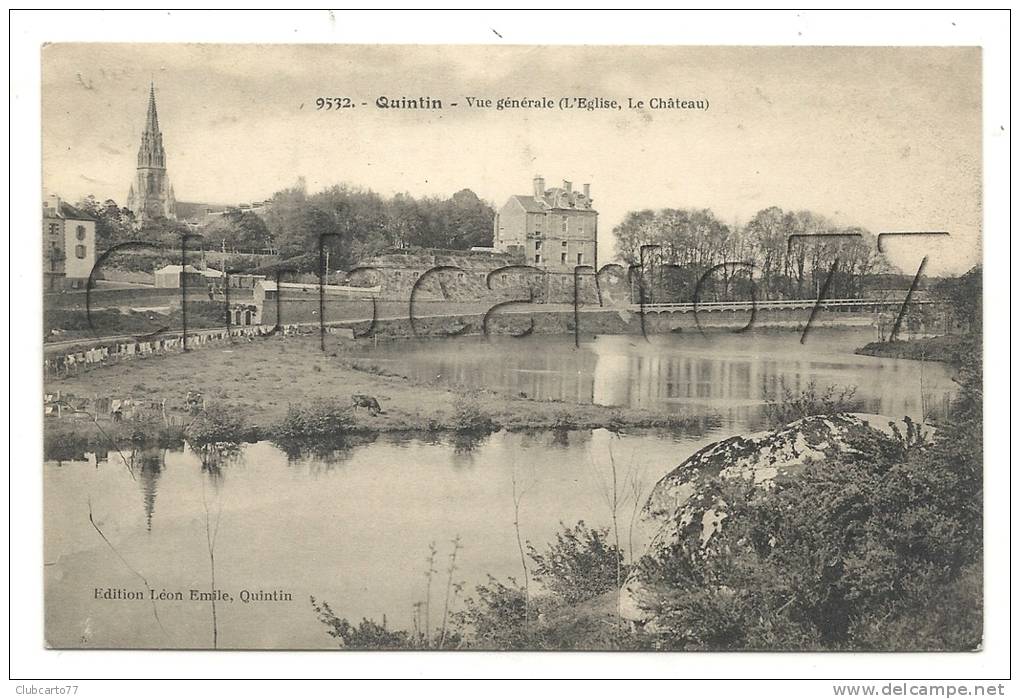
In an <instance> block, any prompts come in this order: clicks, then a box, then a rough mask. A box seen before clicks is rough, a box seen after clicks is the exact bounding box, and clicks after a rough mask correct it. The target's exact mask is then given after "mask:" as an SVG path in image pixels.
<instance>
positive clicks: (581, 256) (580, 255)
mask: <svg viewBox="0 0 1020 699" xmlns="http://www.w3.org/2000/svg"><path fill="white" fill-rule="evenodd" d="M583 262H584V253H583V252H579V253H577V264H582V263H583Z"/></svg>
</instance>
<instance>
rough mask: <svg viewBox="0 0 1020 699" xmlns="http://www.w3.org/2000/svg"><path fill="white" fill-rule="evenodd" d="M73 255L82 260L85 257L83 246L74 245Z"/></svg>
mask: <svg viewBox="0 0 1020 699" xmlns="http://www.w3.org/2000/svg"><path fill="white" fill-rule="evenodd" d="M74 255H75V257H77V258H78V259H79V260H84V259H85V246H84V245H75V246H74Z"/></svg>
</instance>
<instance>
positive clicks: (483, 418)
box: [453, 399, 497, 434]
mask: <svg viewBox="0 0 1020 699" xmlns="http://www.w3.org/2000/svg"><path fill="white" fill-rule="evenodd" d="M453 429H454V430H455V431H457V432H467V433H472V434H488V433H490V432H494V431H496V429H497V425H496V422H495V421H494V420H493V419H492V416H491V415H489V414H488V413H487V412H485V410H484V409H483V408H482V407H481V406H480V405H479V404H478V402H477V401H474V400H471V399H465V400H464V401H463V402H461V403H460V404H459V405H458V406H457V407H456V409H455V410H454V412H453Z"/></svg>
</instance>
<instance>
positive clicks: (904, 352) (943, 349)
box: [855, 335, 981, 366]
mask: <svg viewBox="0 0 1020 699" xmlns="http://www.w3.org/2000/svg"><path fill="white" fill-rule="evenodd" d="M980 353H981V341H980V338H979V337H975V336H974V335H941V336H939V337H923V338H918V339H915V340H896V341H894V342H869V343H868V344H866V345H864V346H863V347H860V348H858V349H857V350H855V354H863V355H866V356H869V357H886V358H889V359H919V360H924V361H932V362H945V363H946V364H950V365H952V366H960V365H961V364H963V363H964V361H965V360H966V359H967V358H968V357H972V356H975V355H980Z"/></svg>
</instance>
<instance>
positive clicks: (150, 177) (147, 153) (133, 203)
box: [127, 81, 177, 224]
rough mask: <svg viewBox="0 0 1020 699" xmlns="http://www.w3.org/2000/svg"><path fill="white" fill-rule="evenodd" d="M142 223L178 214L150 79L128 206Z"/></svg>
mask: <svg viewBox="0 0 1020 699" xmlns="http://www.w3.org/2000/svg"><path fill="white" fill-rule="evenodd" d="M127 208H129V209H131V210H132V211H134V212H135V217H136V220H137V222H138V223H139V224H141V223H143V222H144V221H146V220H149V219H158V218H168V219H175V218H176V217H177V202H176V200H175V199H174V191H173V187H171V186H170V178H169V177H168V176H167V172H166V151H165V150H164V149H163V134H162V133H161V132H160V130H159V115H158V114H157V113H156V84H155V83H154V82H152V81H150V82H149V106H148V110H147V111H146V114H145V130H144V131H142V138H141V143H140V144H139V146H138V169H137V171H136V172H135V180H134V182H132V183H131V187H130V189H129V190H128V207H127Z"/></svg>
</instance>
